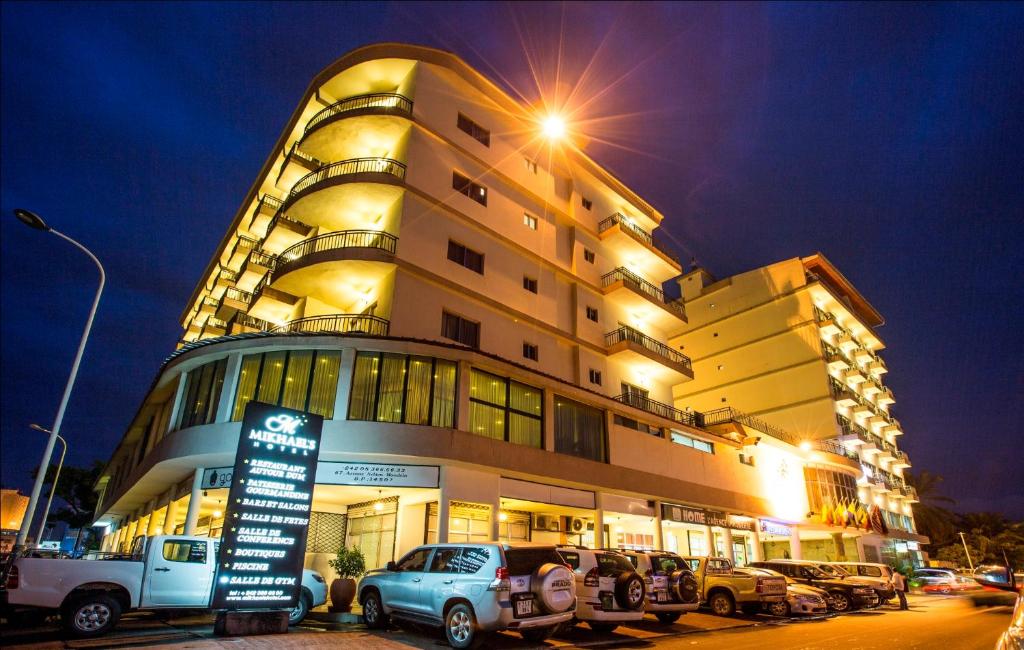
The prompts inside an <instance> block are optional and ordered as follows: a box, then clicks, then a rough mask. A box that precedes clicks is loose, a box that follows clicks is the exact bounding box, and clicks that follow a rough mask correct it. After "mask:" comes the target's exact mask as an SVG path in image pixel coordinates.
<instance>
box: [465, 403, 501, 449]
mask: <svg viewBox="0 0 1024 650" xmlns="http://www.w3.org/2000/svg"><path fill="white" fill-rule="evenodd" d="M469 430H470V431H472V432H473V433H475V434H477V435H478V436H484V437H487V438H494V439H495V440H504V439H505V411H504V409H500V408H495V407H493V406H488V405H486V404H480V403H478V402H470V403H469Z"/></svg>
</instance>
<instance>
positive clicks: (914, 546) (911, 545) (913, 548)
mask: <svg viewBox="0 0 1024 650" xmlns="http://www.w3.org/2000/svg"><path fill="white" fill-rule="evenodd" d="M907 550H909V551H919V550H921V547H920V546H919V545H918V543H917V542H907Z"/></svg>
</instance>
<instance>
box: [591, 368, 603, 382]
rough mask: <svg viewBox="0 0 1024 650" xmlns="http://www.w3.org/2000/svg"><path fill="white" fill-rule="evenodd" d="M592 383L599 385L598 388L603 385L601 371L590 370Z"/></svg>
mask: <svg viewBox="0 0 1024 650" xmlns="http://www.w3.org/2000/svg"><path fill="white" fill-rule="evenodd" d="M590 383H592V384H597V385H598V386H600V385H601V371H600V370H594V369H593V368H591V369H590Z"/></svg>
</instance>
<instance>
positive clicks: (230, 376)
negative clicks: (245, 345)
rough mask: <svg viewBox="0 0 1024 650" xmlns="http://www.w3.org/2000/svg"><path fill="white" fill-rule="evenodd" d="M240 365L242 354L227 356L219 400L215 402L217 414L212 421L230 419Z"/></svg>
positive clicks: (226, 420)
mask: <svg viewBox="0 0 1024 650" xmlns="http://www.w3.org/2000/svg"><path fill="white" fill-rule="evenodd" d="M241 367H242V354H241V353H240V352H239V353H237V354H232V355H230V356H228V363H227V366H226V367H225V368H224V383H223V384H222V385H221V387H220V400H219V401H218V402H217V414H216V416H215V418H216V419H215V420H214V422H228V421H230V420H231V411H232V410H233V409H234V407H235V400H234V397H235V388H236V387H237V386H238V371H239V369H240V368H241Z"/></svg>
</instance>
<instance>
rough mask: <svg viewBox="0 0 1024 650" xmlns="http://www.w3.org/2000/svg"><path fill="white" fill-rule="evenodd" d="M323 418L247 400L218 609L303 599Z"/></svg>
mask: <svg viewBox="0 0 1024 650" xmlns="http://www.w3.org/2000/svg"><path fill="white" fill-rule="evenodd" d="M322 428H323V418H322V417H320V416H319V415H314V414H312V413H304V412H302V411H295V410H292V409H286V408H282V407H279V406H274V405H273V404H264V403H261V402H249V404H248V406H246V408H245V416H244V417H243V418H242V431H241V434H240V435H239V438H238V451H237V452H236V453H235V467H234V469H233V471H232V473H231V477H232V480H231V489H230V492H229V493H228V504H227V508H226V512H225V513H224V535H223V537H222V539H221V545H220V553H219V555H218V558H217V562H218V564H217V567H218V574H217V580H216V583H215V586H214V590H213V602H212V604H211V605H210V607H212V608H213V609H260V608H267V609H284V608H291V607H295V605H296V604H298V600H299V593H300V591H301V588H302V565H303V560H304V556H305V552H306V532H307V531H308V529H309V514H310V508H311V506H312V501H313V485H314V477H315V476H316V467H317V455H318V454H319V453H320V432H321V429H322Z"/></svg>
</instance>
